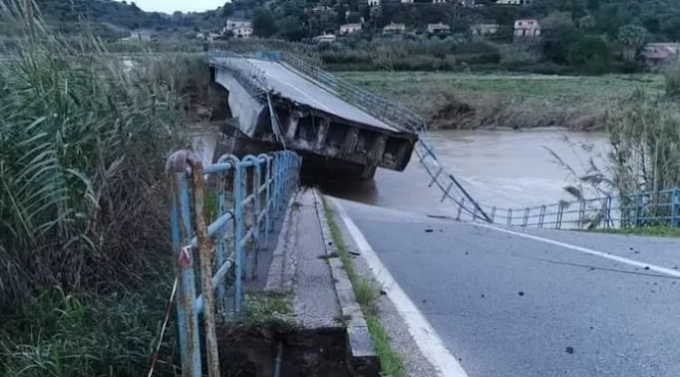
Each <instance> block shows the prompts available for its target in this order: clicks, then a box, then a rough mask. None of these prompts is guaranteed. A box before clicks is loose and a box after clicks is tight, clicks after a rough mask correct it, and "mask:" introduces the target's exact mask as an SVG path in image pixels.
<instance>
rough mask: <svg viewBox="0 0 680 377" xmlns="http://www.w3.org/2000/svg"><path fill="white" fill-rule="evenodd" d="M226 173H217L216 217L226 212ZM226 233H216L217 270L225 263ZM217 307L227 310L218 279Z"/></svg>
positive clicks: (225, 295)
mask: <svg viewBox="0 0 680 377" xmlns="http://www.w3.org/2000/svg"><path fill="white" fill-rule="evenodd" d="M225 176H226V173H224V172H223V173H219V175H218V177H217V217H220V216H222V215H223V214H224V213H225V212H226V211H227V198H226V195H227V190H226V187H225V185H226V184H227V181H226V179H225ZM227 226H228V224H227V225H225V226H224V229H226V228H227ZM225 233H226V232H218V233H217V247H216V251H217V255H216V258H215V261H216V262H217V263H216V264H217V268H220V267H221V266H222V265H223V264H224V263H225V262H226V261H227V245H226V240H225V239H224V238H225V236H226V234H225ZM217 307H218V308H219V309H220V310H221V311H222V313H223V314H224V313H226V309H227V287H226V283H225V279H220V281H219V282H218V283H217Z"/></svg>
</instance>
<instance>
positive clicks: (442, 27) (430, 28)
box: [427, 22, 451, 35]
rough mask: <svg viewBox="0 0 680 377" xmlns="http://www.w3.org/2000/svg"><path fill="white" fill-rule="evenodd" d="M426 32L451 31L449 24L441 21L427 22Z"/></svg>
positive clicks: (439, 32)
mask: <svg viewBox="0 0 680 377" xmlns="http://www.w3.org/2000/svg"><path fill="white" fill-rule="evenodd" d="M427 32H428V33H430V34H434V35H446V34H450V33H451V26H449V25H446V24H444V23H442V22H440V23H438V24H428V25H427Z"/></svg>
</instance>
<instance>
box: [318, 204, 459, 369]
mask: <svg viewBox="0 0 680 377" xmlns="http://www.w3.org/2000/svg"><path fill="white" fill-rule="evenodd" d="M329 198H330V197H329ZM330 199H331V200H332V201H333V203H334V205H335V207H336V208H337V209H338V214H339V215H340V218H341V219H342V221H343V222H344V223H345V226H346V227H347V230H348V231H349V233H350V235H351V236H352V238H354V241H355V242H356V244H357V246H358V248H359V251H360V253H361V255H362V256H363V257H364V259H365V260H366V263H367V264H368V266H369V268H370V269H371V271H372V272H373V276H374V277H375V279H376V281H377V282H378V283H379V284H380V285H381V286H382V287H383V290H384V291H385V292H386V294H387V297H389V299H390V300H391V301H392V303H393V304H394V306H395V307H396V308H397V310H398V311H399V314H400V315H401V317H402V319H403V320H404V322H405V323H406V326H407V327H408V331H409V333H410V334H411V336H412V337H413V339H414V340H415V342H416V344H417V345H418V348H420V351H421V352H422V353H423V355H424V356H425V357H426V358H427V359H428V361H429V362H430V363H431V364H432V365H433V366H434V367H435V368H436V369H437V371H438V372H439V376H441V377H468V375H467V373H466V372H465V370H463V367H462V366H461V365H460V363H459V362H458V360H456V358H455V357H454V356H453V355H451V353H450V352H449V350H448V349H447V348H446V346H445V345H444V342H443V341H442V339H441V338H440V337H439V335H437V332H436V331H435V330H434V328H432V325H430V323H429V322H428V321H427V319H425V316H423V313H421V312H420V310H418V307H416V305H415V304H414V303H413V301H411V299H410V298H409V297H408V296H407V295H406V293H405V292H404V291H403V290H402V289H401V287H400V286H399V284H397V282H396V281H395V280H394V278H393V277H392V274H390V272H389V271H387V268H385V266H384V265H383V263H382V262H381V261H380V258H378V255H377V254H376V253H375V251H374V250H373V248H372V247H371V245H369V243H368V241H366V238H365V237H364V235H363V234H362V233H361V231H360V230H359V228H357V226H356V225H355V224H354V221H352V219H350V218H349V216H348V215H347V212H346V211H345V209H344V208H343V207H342V205H341V204H340V202H338V201H337V200H336V199H335V198H330Z"/></svg>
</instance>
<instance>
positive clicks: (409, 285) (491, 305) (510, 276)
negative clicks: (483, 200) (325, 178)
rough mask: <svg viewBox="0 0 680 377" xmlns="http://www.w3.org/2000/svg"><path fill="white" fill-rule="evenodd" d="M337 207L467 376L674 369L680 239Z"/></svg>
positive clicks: (678, 369)
mask: <svg viewBox="0 0 680 377" xmlns="http://www.w3.org/2000/svg"><path fill="white" fill-rule="evenodd" d="M336 203H339V204H340V205H341V207H342V208H343V210H341V211H340V212H341V213H344V216H345V217H346V218H349V219H350V220H351V221H352V222H353V224H355V225H356V227H357V228H358V230H359V231H360V233H361V234H362V235H363V237H364V238H365V240H366V241H367V242H368V244H369V245H370V247H371V248H372V249H373V250H374V251H375V253H376V254H377V256H378V257H379V259H380V261H381V262H382V264H383V265H384V267H385V268H387V270H388V271H389V272H390V273H391V275H392V277H393V278H394V280H395V281H396V282H397V284H398V285H399V286H400V287H401V289H402V290H403V291H404V292H405V293H406V295H407V296H408V298H410V301H412V302H413V303H414V304H415V305H416V307H417V309H418V310H419V311H420V312H421V313H422V314H423V316H424V317H425V319H426V320H427V321H428V322H429V324H430V325H431V326H432V327H433V328H434V330H435V331H436V333H437V334H438V335H439V337H440V338H441V340H443V343H444V344H445V346H446V348H447V349H448V351H450V353H451V354H452V355H453V356H454V357H455V358H456V359H458V360H459V362H460V364H461V365H462V367H463V369H464V370H465V373H466V374H467V375H468V376H470V377H534V376H535V377H550V376H573V377H585V376H606V377H609V376H616V377H620V376H646V377H652V376H653V377H661V376H680V293H679V291H678V285H679V283H678V281H679V280H680V273H678V271H677V270H676V269H677V268H678V265H680V240H679V239H656V238H647V237H631V236H617V235H603V234H586V233H578V232H568V231H561V232H560V231H538V230H534V231H528V232H526V233H520V234H515V233H508V232H507V231H505V230H503V229H501V230H499V229H492V228H487V227H480V226H475V225H471V224H465V223H458V222H455V221H450V220H445V219H434V218H430V217H428V216H426V215H421V214H412V213H406V212H400V211H396V210H388V209H383V208H378V207H371V206H367V205H363V204H357V203H353V202H348V201H343V200H337V201H336ZM346 232H347V230H346ZM511 232H521V230H518V229H512V230H511ZM347 233H348V235H351V232H347ZM527 234H528V236H527ZM591 252H594V253H591ZM598 253H602V254H598ZM388 294H390V293H388ZM397 310H399V308H397ZM443 375H446V374H443ZM449 375H450V374H449Z"/></svg>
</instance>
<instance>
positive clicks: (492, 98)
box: [427, 95, 603, 131]
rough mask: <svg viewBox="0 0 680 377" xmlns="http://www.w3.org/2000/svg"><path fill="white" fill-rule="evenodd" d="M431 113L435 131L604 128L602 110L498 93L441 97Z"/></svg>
mask: <svg viewBox="0 0 680 377" xmlns="http://www.w3.org/2000/svg"><path fill="white" fill-rule="evenodd" d="M428 113H429V114H428V115H429V116H428V117H427V118H428V121H429V125H430V128H431V129H434V130H445V129H492V128H511V129H523V128H537V127H561V128H566V129H570V130H577V131H592V130H597V129H601V128H602V127H603V124H602V119H603V112H602V110H601V109H599V110H598V109H589V108H578V109H577V108H572V107H566V106H561V105H558V104H554V103H548V102H546V103H542V102H517V101H511V100H506V99H504V98H502V97H501V96H498V95H472V96H465V97H460V96H452V95H449V96H446V97H445V98H439V100H438V101H436V102H435V103H434V104H433V105H432V106H431V108H430V110H429V111H428Z"/></svg>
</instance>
